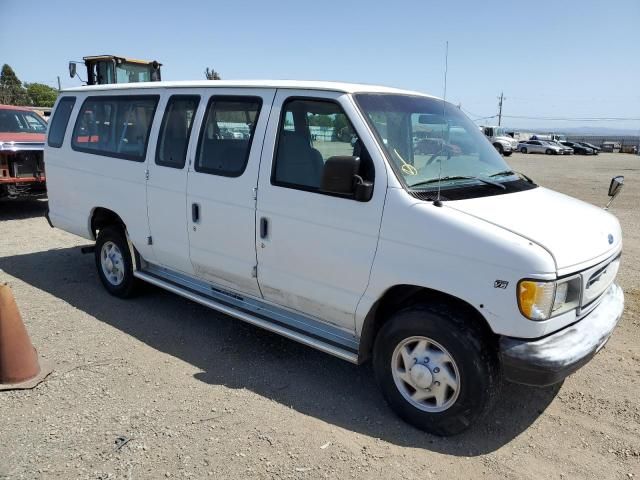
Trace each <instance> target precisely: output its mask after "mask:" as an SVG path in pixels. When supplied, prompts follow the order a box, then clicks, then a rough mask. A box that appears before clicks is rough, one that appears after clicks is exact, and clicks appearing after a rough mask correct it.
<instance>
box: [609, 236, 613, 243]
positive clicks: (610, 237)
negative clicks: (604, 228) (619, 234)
mask: <svg viewBox="0 0 640 480" xmlns="http://www.w3.org/2000/svg"><path fill="white" fill-rule="evenodd" d="M612 243H613V235H611V234H609V245H611V244H612Z"/></svg>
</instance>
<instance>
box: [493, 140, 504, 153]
mask: <svg viewBox="0 0 640 480" xmlns="http://www.w3.org/2000/svg"><path fill="white" fill-rule="evenodd" d="M493 146H494V148H495V149H496V150H497V151H498V153H499V154H500V155H502V154H503V153H504V148H503V147H502V145H500V144H499V143H494V144H493Z"/></svg>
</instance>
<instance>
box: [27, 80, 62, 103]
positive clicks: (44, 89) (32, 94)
mask: <svg viewBox="0 0 640 480" xmlns="http://www.w3.org/2000/svg"><path fill="white" fill-rule="evenodd" d="M24 85H25V87H27V95H28V96H29V100H31V104H33V105H35V106H36V107H53V104H54V103H55V101H56V98H58V90H56V89H55V88H52V87H50V86H49V85H45V84H44V83H25V84H24Z"/></svg>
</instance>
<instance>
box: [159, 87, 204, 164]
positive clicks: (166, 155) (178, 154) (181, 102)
mask: <svg viewBox="0 0 640 480" xmlns="http://www.w3.org/2000/svg"><path fill="white" fill-rule="evenodd" d="M199 102H200V97H199V96H197V95H173V96H172V97H171V98H170V99H169V102H168V103H167V108H166V109H165V112H164V117H163V119H162V125H161V127H160V135H159V136H158V145H157V146H156V163H157V164H158V165H163V166H165V167H172V168H183V167H184V163H185V159H186V156H187V147H188V145H189V136H190V135H191V127H192V126H193V116H194V114H195V112H196V109H197V108H198V103H199Z"/></svg>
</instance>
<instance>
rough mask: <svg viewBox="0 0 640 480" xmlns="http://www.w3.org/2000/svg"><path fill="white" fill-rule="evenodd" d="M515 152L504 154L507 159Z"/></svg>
mask: <svg viewBox="0 0 640 480" xmlns="http://www.w3.org/2000/svg"><path fill="white" fill-rule="evenodd" d="M512 153H513V152H504V156H505V157H510V156H511V154H512Z"/></svg>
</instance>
